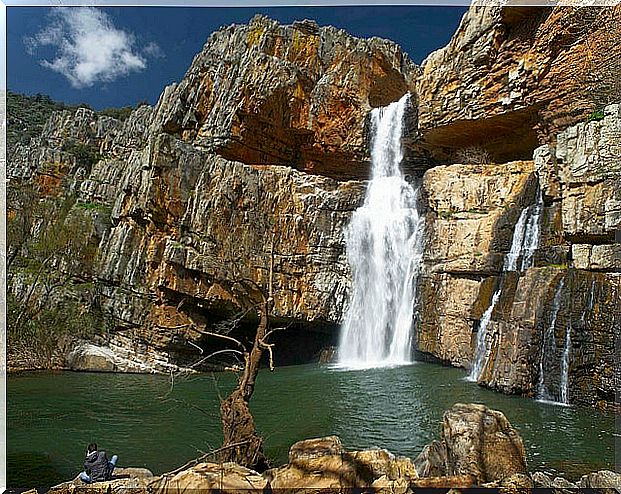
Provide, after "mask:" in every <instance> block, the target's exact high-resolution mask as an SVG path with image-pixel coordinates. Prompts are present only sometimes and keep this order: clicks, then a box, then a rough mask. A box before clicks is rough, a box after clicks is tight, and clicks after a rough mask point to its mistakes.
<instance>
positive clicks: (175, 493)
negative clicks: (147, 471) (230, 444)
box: [149, 463, 267, 494]
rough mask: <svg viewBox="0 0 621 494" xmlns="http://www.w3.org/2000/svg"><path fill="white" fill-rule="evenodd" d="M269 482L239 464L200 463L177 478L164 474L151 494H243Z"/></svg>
mask: <svg viewBox="0 0 621 494" xmlns="http://www.w3.org/2000/svg"><path fill="white" fill-rule="evenodd" d="M266 485H267V481H266V480H265V478H263V477H262V476H261V475H260V474H259V473H257V472H255V471H254V470H250V469H248V468H245V467H242V466H240V465H238V464H237V463H222V464H217V463H199V464H198V465H195V466H193V467H191V468H189V469H187V470H182V471H181V472H179V473H176V474H174V475H167V474H164V475H162V476H160V477H156V478H155V479H154V480H153V481H152V482H151V483H150V484H149V492H150V493H151V494H182V493H184V492H212V491H218V492H220V493H222V494H226V493H230V494H233V493H238V492H240V491H249V490H252V491H256V492H258V491H261V490H263V489H264V488H265V487H266Z"/></svg>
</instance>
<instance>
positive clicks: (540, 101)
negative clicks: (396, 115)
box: [416, 6, 621, 162]
mask: <svg viewBox="0 0 621 494" xmlns="http://www.w3.org/2000/svg"><path fill="white" fill-rule="evenodd" d="M620 32H621V9H620V8H619V6H617V7H613V8H599V7H582V8H575V7H563V6H559V7H556V8H542V7H504V8H501V7H483V6H473V7H472V8H470V10H469V11H468V12H467V13H466V15H465V16H464V18H463V19H462V22H461V24H460V26H459V28H458V30H457V33H456V34H455V36H454V37H453V39H452V40H451V42H450V43H449V44H448V45H447V46H446V47H444V48H442V49H440V50H438V51H436V52H434V53H432V54H431V55H430V56H429V57H428V58H427V59H426V60H425V61H424V62H423V64H422V68H421V69H422V76H421V77H420V78H418V80H417V84H416V90H417V93H418V97H419V100H420V107H419V130H420V132H421V133H422V135H423V142H422V143H421V144H422V145H423V146H424V147H427V148H428V149H430V150H432V152H433V154H434V155H435V156H436V157H437V158H438V159H439V160H441V161H446V160H449V161H450V160H454V159H455V154H456V152H457V151H458V150H459V149H460V148H464V147H469V146H481V147H483V148H485V149H486V150H487V151H488V152H489V154H490V155H491V157H492V159H493V160H494V161H497V162H504V161H508V160H510V159H530V158H531V157H532V152H533V150H534V149H535V148H536V147H538V145H539V144H541V143H543V142H548V141H553V140H554V139H555V136H556V135H557V134H558V133H559V132H560V131H561V130H563V129H565V128H566V127H568V126H570V125H574V124H576V123H578V122H580V121H584V119H586V117H587V116H588V115H589V114H591V112H593V111H594V110H601V109H602V108H603V107H604V106H605V105H607V104H611V103H617V102H618V101H619V99H620V98H621V86H619V83H618V72H619V71H620V70H621V67H620V66H619V63H618V60H619V59H620V57H621V53H620V51H619V50H620V49H621V48H620V47H619V45H618V43H616V42H615V41H614V40H615V39H618V38H619V34H620Z"/></svg>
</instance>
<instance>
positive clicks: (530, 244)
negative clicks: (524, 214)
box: [521, 185, 543, 271]
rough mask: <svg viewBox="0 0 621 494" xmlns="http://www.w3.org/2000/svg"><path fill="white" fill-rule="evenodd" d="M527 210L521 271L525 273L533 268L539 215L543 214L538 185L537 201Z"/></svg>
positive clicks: (538, 229)
mask: <svg viewBox="0 0 621 494" xmlns="http://www.w3.org/2000/svg"><path fill="white" fill-rule="evenodd" d="M528 210H529V213H528V221H527V223H526V228H525V231H524V254H523V257H522V266H521V271H526V270H527V269H528V268H531V267H532V266H533V260H534V259H533V258H534V255H535V251H536V250H537V248H538V247H539V237H540V236H541V233H540V229H541V228H540V224H541V213H542V212H543V194H542V192H541V187H539V185H537V200H536V202H535V204H533V205H532V206H530V207H529V208H528Z"/></svg>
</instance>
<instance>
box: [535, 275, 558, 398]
mask: <svg viewBox="0 0 621 494" xmlns="http://www.w3.org/2000/svg"><path fill="white" fill-rule="evenodd" d="M563 285H564V280H563V279H561V281H560V282H559V284H558V286H557V287H556V292H555V293H554V300H553V301H552V309H551V312H550V324H548V326H547V328H546V330H545V333H544V335H543V339H542V342H541V350H540V352H539V379H538V382H537V398H538V399H539V400H542V401H553V397H552V395H550V391H549V389H548V386H547V382H546V369H545V367H546V360H547V357H548V356H549V355H552V356H554V355H555V354H556V341H555V339H554V329H555V327H556V318H557V317H558V312H559V309H560V308H561V295H562V292H563Z"/></svg>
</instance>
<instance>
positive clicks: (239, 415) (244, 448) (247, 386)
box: [219, 288, 272, 472]
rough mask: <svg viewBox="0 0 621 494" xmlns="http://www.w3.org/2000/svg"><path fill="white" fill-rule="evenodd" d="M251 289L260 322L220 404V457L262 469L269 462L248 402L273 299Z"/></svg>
mask: <svg viewBox="0 0 621 494" xmlns="http://www.w3.org/2000/svg"><path fill="white" fill-rule="evenodd" d="M254 291H255V294H258V295H259V297H260V299H261V303H260V304H259V308H258V312H259V326H258V327H257V332H256V334H255V338H254V344H253V346H252V350H251V351H250V353H246V354H245V355H244V359H245V366H244V371H243V373H242V375H241V376H240V377H239V380H238V381H237V387H236V388H235V390H233V392H232V393H231V394H230V395H229V396H228V397H227V398H226V399H225V400H223V401H222V403H221V404H220V417H221V419H222V432H223V435H224V442H223V444H222V448H221V449H222V451H221V453H220V454H219V460H220V461H223V462H225V461H233V462H236V463H239V464H240V465H243V466H245V467H248V468H251V469H253V470H257V471H259V472H262V471H264V470H267V469H268V468H269V464H268V462H267V458H266V457H265V455H264V454H263V439H262V438H261V436H260V435H259V434H258V433H257V430H256V427H255V425H254V418H253V417H252V413H251V412H250V407H249V405H248V402H249V401H250V398H251V397H252V393H253V392H254V386H255V383H256V379H257V374H258V373H259V364H260V361H261V356H262V355H263V349H264V348H267V344H266V343H265V342H264V338H265V336H266V334H267V328H268V323H269V319H268V315H269V310H270V303H271V301H272V299H271V297H270V298H267V299H266V297H265V295H264V294H263V292H261V291H260V290H258V289H256V288H255V289H254Z"/></svg>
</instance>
